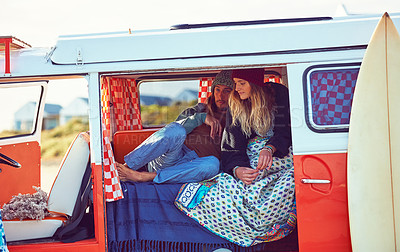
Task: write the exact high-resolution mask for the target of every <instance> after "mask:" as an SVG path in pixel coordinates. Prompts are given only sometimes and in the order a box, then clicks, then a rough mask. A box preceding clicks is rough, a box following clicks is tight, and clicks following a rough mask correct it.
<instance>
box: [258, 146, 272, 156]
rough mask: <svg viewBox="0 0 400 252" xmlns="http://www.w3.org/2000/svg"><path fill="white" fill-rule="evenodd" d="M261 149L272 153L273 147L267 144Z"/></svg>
mask: <svg viewBox="0 0 400 252" xmlns="http://www.w3.org/2000/svg"><path fill="white" fill-rule="evenodd" d="M261 150H267V151H269V152H271V154H274V149H272V147H271V146H269V145H266V146H264V147H263V148H262V149H261Z"/></svg>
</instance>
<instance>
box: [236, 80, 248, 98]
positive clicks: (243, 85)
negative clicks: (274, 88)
mask: <svg viewBox="0 0 400 252" xmlns="http://www.w3.org/2000/svg"><path fill="white" fill-rule="evenodd" d="M233 81H234V82H235V84H236V85H235V91H236V92H238V94H239V96H240V99H242V100H245V99H247V98H249V97H250V92H251V86H250V83H249V82H248V81H246V80H243V79H239V78H233Z"/></svg>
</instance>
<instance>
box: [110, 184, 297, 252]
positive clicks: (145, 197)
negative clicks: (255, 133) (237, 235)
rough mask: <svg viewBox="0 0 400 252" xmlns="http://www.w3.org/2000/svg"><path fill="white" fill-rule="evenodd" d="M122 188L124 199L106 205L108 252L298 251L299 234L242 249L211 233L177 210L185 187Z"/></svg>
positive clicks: (171, 185) (161, 185)
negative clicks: (180, 195) (182, 188)
mask: <svg viewBox="0 0 400 252" xmlns="http://www.w3.org/2000/svg"><path fill="white" fill-rule="evenodd" d="M121 185H122V189H123V192H124V196H125V197H124V199H121V200H118V201H115V202H108V203H107V235H108V251H163V252H168V251H171V252H176V251H180V252H192V251H193V252H197V251H213V250H215V249H217V248H228V249H230V250H232V251H237V252H243V251H246V252H250V251H297V250H298V245H297V236H296V234H295V235H293V236H291V237H290V238H289V239H287V240H284V241H277V242H272V243H269V244H267V245H265V244H260V245H259V246H254V247H251V248H243V247H240V246H237V245H235V244H233V243H231V242H229V241H227V240H225V239H223V238H221V237H219V236H217V235H215V234H213V233H211V232H210V231H208V230H207V229H205V228H203V227H202V226H201V225H200V224H198V223H197V222H196V221H194V220H192V219H191V218H189V217H187V216H186V215H185V214H183V213H182V212H181V211H179V210H178V209H177V208H176V207H175V206H174V200H175V197H176V195H177V194H178V191H179V189H180V188H181V186H182V184H154V183H151V182H146V183H130V182H122V183H121Z"/></svg>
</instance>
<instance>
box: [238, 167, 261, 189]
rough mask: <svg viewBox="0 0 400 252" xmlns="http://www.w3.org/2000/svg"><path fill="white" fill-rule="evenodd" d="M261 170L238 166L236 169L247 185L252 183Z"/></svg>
mask: <svg viewBox="0 0 400 252" xmlns="http://www.w3.org/2000/svg"><path fill="white" fill-rule="evenodd" d="M259 172H260V171H259V170H255V169H252V168H248V167H238V168H236V170H235V174H236V177H237V178H239V179H240V180H241V181H243V183H245V184H246V185H250V184H251V183H252V182H253V180H255V179H256V178H257V176H258V174H259Z"/></svg>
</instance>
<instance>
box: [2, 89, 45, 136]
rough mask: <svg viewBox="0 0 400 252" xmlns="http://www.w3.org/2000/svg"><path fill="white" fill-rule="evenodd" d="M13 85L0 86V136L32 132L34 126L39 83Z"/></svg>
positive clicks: (39, 93)
mask: <svg viewBox="0 0 400 252" xmlns="http://www.w3.org/2000/svg"><path fill="white" fill-rule="evenodd" d="M13 85H14V86H13ZM13 85H3V86H1V88H0V106H1V108H2V110H1V111H2V112H1V118H2V119H1V123H0V138H3V137H13V136H20V135H26V134H32V133H33V132H34V131H35V128H36V117H37V113H38V104H39V101H40V99H41V96H42V87H41V86H40V85H39V83H38V85H35V84H32V85H30V86H27V85H23V84H22V86H19V84H13Z"/></svg>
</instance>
